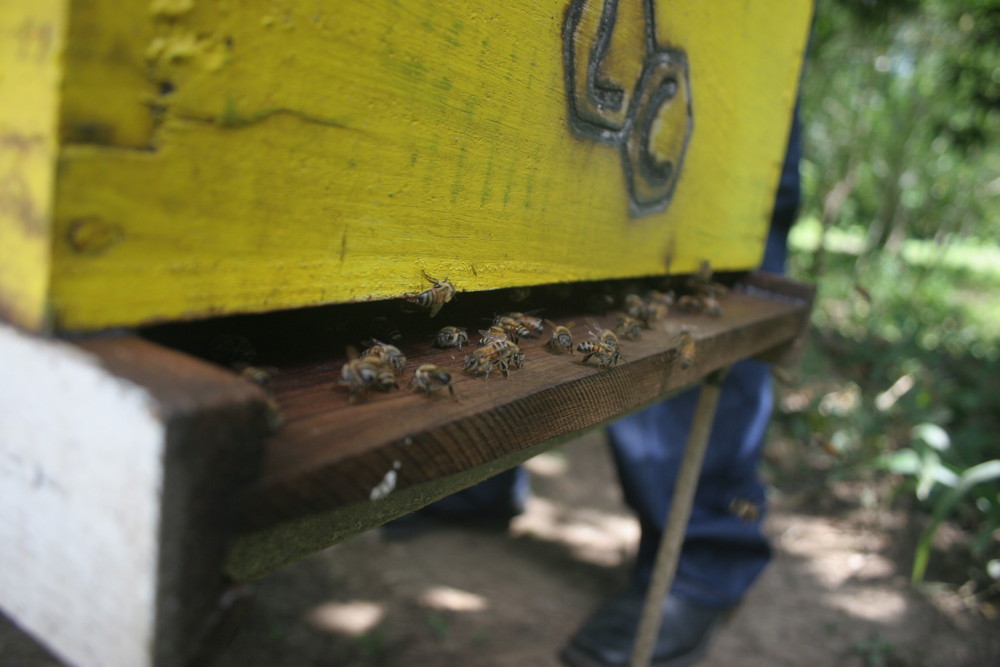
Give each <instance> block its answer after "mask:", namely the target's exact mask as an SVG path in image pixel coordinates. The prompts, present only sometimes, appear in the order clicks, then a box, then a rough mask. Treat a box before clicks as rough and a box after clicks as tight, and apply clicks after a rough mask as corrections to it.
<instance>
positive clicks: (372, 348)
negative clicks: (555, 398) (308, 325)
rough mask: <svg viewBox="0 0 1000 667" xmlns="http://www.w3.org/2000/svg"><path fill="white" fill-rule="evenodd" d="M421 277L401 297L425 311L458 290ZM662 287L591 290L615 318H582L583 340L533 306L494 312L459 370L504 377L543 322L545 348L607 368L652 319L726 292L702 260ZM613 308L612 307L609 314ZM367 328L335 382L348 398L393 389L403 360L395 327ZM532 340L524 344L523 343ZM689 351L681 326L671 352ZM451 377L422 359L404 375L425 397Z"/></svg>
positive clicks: (444, 341)
mask: <svg viewBox="0 0 1000 667" xmlns="http://www.w3.org/2000/svg"><path fill="white" fill-rule="evenodd" d="M423 277H424V278H425V279H426V280H427V281H428V282H429V283H430V287H429V288H428V289H426V290H424V291H422V292H419V293H408V294H406V295H404V299H405V300H406V302H407V303H408V304H410V305H411V306H414V307H415V309H419V310H423V311H426V312H428V313H429V314H430V316H431V317H434V316H436V315H437V314H438V313H439V312H440V311H441V308H442V307H443V306H444V305H445V304H446V303H449V302H450V301H451V300H452V299H454V297H455V293H456V289H455V286H454V285H453V284H452V283H451V282H449V281H448V279H447V278H445V279H444V280H438V279H437V278H434V277H432V276H430V275H428V274H427V273H426V272H423ZM665 285H666V287H665V288H664V291H657V290H648V291H641V290H636V291H634V292H631V293H628V294H621V293H619V294H614V293H612V292H611V291H609V290H605V291H603V292H598V293H595V294H594V295H592V296H593V299H591V301H592V302H593V303H592V304H591V302H588V304H591V305H594V306H595V307H597V310H598V311H600V312H601V314H607V315H608V316H609V317H610V316H614V318H615V319H614V324H613V325H612V328H610V329H608V328H604V327H602V326H599V325H598V324H597V323H596V322H593V321H590V320H588V322H589V323H590V330H589V332H588V333H589V336H588V337H587V338H586V340H583V341H579V340H576V341H575V340H574V336H573V332H572V328H573V323H572V322H569V323H565V324H557V323H556V322H553V321H551V320H547V319H542V318H541V317H538V316H537V315H536V314H535V313H536V312H537V311H534V312H527V313H526V312H507V313H502V314H499V315H495V316H494V317H493V318H492V320H491V321H490V325H489V327H488V328H485V329H479V330H478V333H479V338H478V343H477V344H476V345H475V346H473V347H472V349H469V350H468V351H467V352H466V353H465V356H464V360H463V361H462V368H463V369H464V371H465V372H467V373H469V374H471V375H478V376H482V377H483V378H484V379H485V378H489V376H490V375H491V374H493V373H495V372H497V371H499V372H500V373H501V374H502V375H503V376H504V377H509V376H510V371H511V370H516V369H520V368H523V367H524V364H525V342H524V341H525V340H527V339H536V338H541V337H543V336H544V335H545V329H546V326H547V327H548V328H549V330H550V333H551V336H550V338H549V339H548V340H547V341H545V342H544V346H545V348H546V349H547V350H548V351H549V352H551V353H552V354H557V355H565V354H569V355H574V354H575V353H576V352H580V353H581V355H582V357H581V359H580V363H582V364H589V365H596V366H597V367H598V368H600V369H609V368H611V367H613V366H616V365H618V364H620V363H621V362H622V361H624V360H625V357H624V355H623V353H622V341H636V340H640V339H641V338H642V336H643V333H644V332H645V331H648V330H653V329H656V328H657V323H658V322H660V321H662V320H664V319H665V318H666V317H667V316H668V314H669V313H670V311H671V309H673V308H677V309H678V310H679V311H682V312H690V313H699V314H704V315H710V316H719V315H721V314H722V307H721V305H720V303H719V298H720V297H721V296H723V295H725V293H726V288H725V287H724V286H722V285H720V284H719V283H716V282H714V281H713V278H712V269H711V266H710V265H709V264H708V263H707V262H704V263H703V264H702V266H701V267H700V269H699V271H698V272H697V273H696V274H695V275H693V276H690V277H688V278H686V279H683V280H681V281H677V280H675V281H672V282H667V283H665ZM671 286H674V287H677V288H678V289H679V291H680V292H681V296H679V297H677V296H675V294H674V292H673V291H669V288H670V287H671ZM633 289H634V288H633ZM615 310H617V311H618V312H616V313H615V312H612V313H608V311H615ZM371 331H372V333H373V337H372V338H371V339H370V340H369V342H368V343H367V344H366V347H365V349H364V351H363V352H361V353H360V354H349V360H348V361H347V362H346V363H345V364H344V366H343V367H342V369H341V373H340V378H339V380H338V382H337V384H339V385H340V386H343V387H346V388H347V390H348V391H349V393H350V400H351V402H354V401H356V400H357V399H359V398H362V397H365V396H367V395H368V394H369V393H370V392H373V391H389V390H391V389H395V388H398V387H399V386H400V377H401V376H402V374H403V372H404V369H405V366H406V361H407V359H406V356H405V355H404V354H403V353H402V351H401V350H400V349H399V347H397V345H398V344H399V343H401V341H402V336H401V335H400V334H399V331H398V329H396V328H395V327H394V326H393V325H392V324H391V323H389V322H388V321H387V320H386V319H385V318H376V321H373V322H372V326H371ZM376 332H377V334H376ZM470 332H471V329H466V328H464V327H458V326H444V327H441V328H440V329H438V330H437V331H436V333H434V334H433V337H432V344H433V346H434V347H437V348H439V349H452V348H453V349H458V350H463V349H464V348H465V346H466V345H469V344H470V342H471V339H470ZM626 344H628V343H626ZM530 346H531V344H530V342H529V344H528V347H530ZM695 352H696V344H695V339H694V337H693V336H692V335H691V334H690V333H689V332H687V331H681V332H680V334H679V336H678V340H677V346H676V356H675V360H676V361H677V363H678V365H679V366H680V368H682V369H688V368H691V366H692V365H693V364H694V361H695ZM453 358H454V357H453ZM452 380H453V371H452V370H449V369H447V368H444V367H442V366H438V365H434V364H421V365H419V366H418V367H417V368H416V369H415V370H414V371H413V374H412V376H411V377H410V378H409V387H410V388H411V389H412V390H413V391H414V392H418V393H422V394H425V395H426V396H428V397H432V396H434V395H438V394H441V393H443V392H445V391H447V392H448V393H449V394H450V395H451V396H452V397H453V398H455V395H456V394H455V388H454V386H453V385H452ZM455 400H458V399H457V398H455Z"/></svg>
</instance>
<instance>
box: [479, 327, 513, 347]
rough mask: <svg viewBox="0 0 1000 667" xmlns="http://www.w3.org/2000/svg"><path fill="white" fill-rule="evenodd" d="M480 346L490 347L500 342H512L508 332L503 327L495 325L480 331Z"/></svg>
mask: <svg viewBox="0 0 1000 667" xmlns="http://www.w3.org/2000/svg"><path fill="white" fill-rule="evenodd" d="M479 336H480V338H479V344H480V345H489V344H490V343H492V342H494V341H498V340H504V341H511V340H512V339H511V338H510V336H508V335H507V330H506V329H504V328H503V327H501V326H497V325H495V324H494V325H493V326H491V327H490V328H489V329H480V330H479Z"/></svg>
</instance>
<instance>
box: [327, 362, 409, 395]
mask: <svg viewBox="0 0 1000 667" xmlns="http://www.w3.org/2000/svg"><path fill="white" fill-rule="evenodd" d="M337 384H340V385H342V386H345V387H347V389H348V391H349V392H350V394H351V398H350V401H351V403H353V402H354V401H355V400H357V398H358V397H359V396H364V395H365V394H367V393H368V390H369V389H378V390H379V391H389V389H392V388H393V387H398V385H397V384H396V374H395V372H393V370H392V367H391V366H390V365H389V364H388V363H387V362H385V361H383V360H381V359H379V358H378V357H361V358H354V359H350V360H348V361H347V363H345V364H344V366H343V368H341V369H340V379H339V380H338V381H337Z"/></svg>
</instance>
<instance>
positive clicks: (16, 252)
mask: <svg viewBox="0 0 1000 667" xmlns="http://www.w3.org/2000/svg"><path fill="white" fill-rule="evenodd" d="M64 30H65V7H64V3H63V2H62V0H36V1H34V2H30V3H29V2H23V3H11V2H4V3H0V317H2V318H6V319H8V320H10V321H13V322H17V323H19V324H21V325H23V326H25V327H28V328H31V329H41V328H44V327H45V326H46V324H47V319H46V317H47V312H46V305H47V302H48V290H49V260H50V250H49V248H50V220H51V207H52V187H53V178H54V175H55V174H54V166H55V159H56V151H57V147H58V142H57V139H56V124H57V118H58V108H59V77H60V74H61V71H60V68H59V54H60V52H61V49H62V44H63V34H64Z"/></svg>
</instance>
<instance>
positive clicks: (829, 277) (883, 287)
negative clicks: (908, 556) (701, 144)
mask: <svg viewBox="0 0 1000 667" xmlns="http://www.w3.org/2000/svg"><path fill="white" fill-rule="evenodd" d="M997 34H1000V0H971V1H966V2H958V1H957V0H818V3H817V14H816V21H815V27H814V34H813V40H812V44H811V50H810V57H809V61H808V63H807V68H806V73H805V77H804V80H803V101H802V118H803V121H804V127H805V132H806V133H805V142H806V146H805V149H806V155H805V160H804V163H803V165H802V174H803V185H804V194H805V205H804V207H803V217H804V220H803V222H802V223H800V224H799V225H798V227H797V228H796V229H795V230H794V233H793V238H792V247H793V254H792V262H791V267H790V268H791V272H792V274H793V275H795V276H797V277H800V278H805V279H813V280H815V282H817V284H818V287H819V293H818V296H817V302H816V308H815V314H814V319H813V324H814V326H815V328H816V340H817V342H818V343H820V344H819V345H816V346H814V348H813V350H811V351H810V353H809V354H808V355H807V358H806V360H805V365H804V372H806V373H811V374H813V379H812V380H811V382H812V383H813V384H814V387H813V389H814V392H813V393H812V394H810V395H811V396H812V398H811V400H810V403H809V405H808V406H807V408H805V409H803V410H801V411H799V412H797V413H795V414H788V415H784V416H783V417H782V418H780V419H779V421H780V422H781V426H782V427H783V428H785V429H786V430H787V431H788V432H789V434H790V435H792V436H793V437H796V438H798V439H803V440H813V441H819V442H822V443H824V447H825V448H826V449H827V450H828V451H829V452H831V453H832V455H834V456H835V458H836V461H838V463H837V464H835V465H834V466H833V468H832V470H831V471H830V472H831V474H833V475H837V476H841V477H853V478H855V479H864V480H871V479H873V478H875V477H879V476H881V477H885V476H886V475H889V476H890V477H889V479H894V480H898V482H897V486H896V489H895V492H894V493H893V495H892V498H898V497H900V496H899V494H900V492H904V491H905V492H906V493H912V494H913V496H912V497H913V498H915V499H916V501H917V502H918V503H919V506H920V507H921V508H923V510H924V511H926V512H927V518H926V519H925V520H924V526H925V527H924V529H923V531H922V535H921V538H920V541H919V544H918V545H917V546H916V549H915V552H914V566H913V573H912V574H913V580H914V582H918V581H920V580H922V579H923V578H924V577H925V576H926V573H927V566H928V563H929V561H930V558H931V553H932V551H933V549H932V545H933V541H934V537H935V535H936V534H937V533H938V532H939V528H940V526H941V524H942V523H943V522H945V521H949V522H951V523H953V524H954V525H956V526H958V527H959V528H961V529H963V530H965V531H966V532H967V533H968V534H969V535H971V536H972V539H971V540H970V541H969V543H968V545H967V551H968V553H967V555H968V558H969V562H970V563H972V565H971V566H970V571H969V573H968V576H969V577H970V578H972V579H974V580H976V581H977V582H978V583H979V584H980V590H987V589H989V588H990V587H991V586H992V587H993V590H1000V543H998V541H997V539H996V537H995V534H996V531H997V530H1000V435H998V434H1000V246H998V245H997V241H996V239H997V237H998V236H1000V233H998V232H1000V178H998V175H1000V40H997V39H996V35H997ZM890 500H891V499H890Z"/></svg>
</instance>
